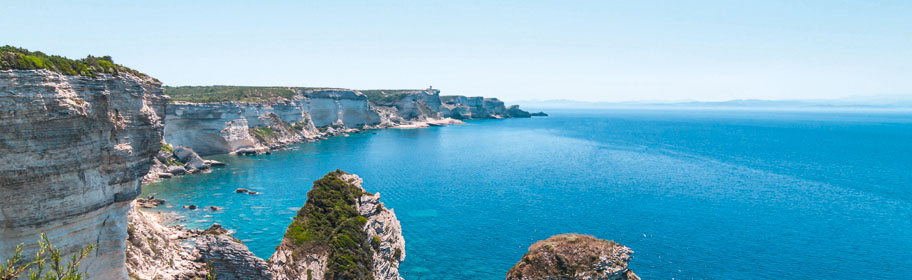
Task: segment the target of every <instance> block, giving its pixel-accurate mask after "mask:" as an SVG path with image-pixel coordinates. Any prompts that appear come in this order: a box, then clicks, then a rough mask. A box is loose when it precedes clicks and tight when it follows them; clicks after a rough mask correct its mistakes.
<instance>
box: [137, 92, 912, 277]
mask: <svg viewBox="0 0 912 280" xmlns="http://www.w3.org/2000/svg"><path fill="white" fill-rule="evenodd" d="M295 149H296V150H293V151H281V152H276V153H273V154H271V155H265V156H257V157H234V156H214V157H211V158H212V159H217V160H221V161H225V162H227V163H228V164H229V166H228V167H224V168H218V169H216V170H215V171H214V172H212V173H209V174H198V175H191V176H184V177H180V178H176V179H171V180H166V181H163V182H160V183H156V184H152V185H148V186H145V187H144V190H143V192H144V194H146V195H148V194H154V195H156V196H159V197H161V198H164V199H166V200H168V204H169V205H172V206H174V208H171V209H167V210H174V211H177V212H178V213H179V214H180V215H184V216H186V217H187V218H188V222H187V223H185V224H187V225H189V226H193V227H206V226H208V225H209V224H210V223H212V222H218V223H220V224H222V225H224V226H225V227H227V228H231V229H234V230H236V231H237V233H236V234H235V235H236V236H237V237H238V238H239V239H241V240H243V241H244V243H245V244H247V245H248V246H249V247H250V249H251V250H253V252H254V253H256V254H257V255H258V256H260V257H263V258H268V257H269V255H270V254H272V252H273V251H274V250H275V246H277V245H278V244H279V242H280V240H281V238H282V234H283V233H284V231H285V227H286V226H287V225H288V223H289V222H290V221H291V217H292V216H294V214H295V211H296V210H297V209H298V208H299V207H301V205H302V204H303V202H304V200H305V199H306V192H307V191H308V190H309V188H310V186H311V182H312V181H313V180H316V179H317V178H319V177H321V176H322V175H323V174H325V173H326V172H328V171H331V170H334V169H337V168H338V169H342V170H345V171H348V172H351V173H356V174H358V175H360V176H361V177H362V178H364V181H365V184H364V187H365V189H367V191H370V192H380V193H381V194H382V198H381V200H382V201H383V202H384V203H385V204H386V205H387V206H388V207H392V208H394V209H395V211H396V213H397V215H398V216H399V219H400V220H401V222H402V227H403V233H404V235H405V240H406V255H407V257H406V260H405V261H404V262H403V263H402V266H401V272H402V274H403V276H404V277H405V278H406V279H410V280H413V279H503V278H504V275H505V274H506V271H507V270H509V269H510V267H511V266H512V265H513V264H515V263H516V262H517V261H519V259H520V257H521V256H522V254H523V253H525V251H526V248H528V246H529V245H530V244H531V243H533V242H534V241H536V240H541V239H544V238H547V237H548V236H550V235H553V234H558V233H566V232H579V233H586V234H592V235H595V236H597V237H599V238H605V239H613V240H615V241H617V242H619V243H621V244H624V245H626V246H628V247H631V248H632V249H633V250H634V251H636V254H635V255H634V260H633V261H632V262H631V268H633V269H634V271H635V272H636V273H637V274H639V275H640V276H642V277H643V278H644V279H671V278H675V279H758V278H761V279H768V278H793V279H802V278H811V279H855V278H859V277H861V278H882V279H909V278H912V238H910V237H912V211H910V210H912V189H910V187H912V171H910V170H912V114H908V113H876V114H875V113H865V112H846V113H820V112H730V111H715V112H695V111H648V110H647V111H617V110H615V111H588V112H579V111H577V112H572V111H566V112H553V114H552V116H551V117H548V118H533V119H507V120H485V121H470V122H469V124H468V125H460V126H448V127H433V128H427V129H417V130H377V131H371V132H367V133H362V134H355V135H351V136H350V137H335V138H331V139H328V140H324V141H319V142H315V143H305V144H301V145H296V146H295ZM239 187H243V188H247V189H251V190H255V191H258V192H261V193H262V194H261V195H257V196H249V195H243V194H235V193H233V191H234V189H236V188H239ZM191 203H192V204H196V205H200V206H210V205H214V206H219V207H223V210H221V211H214V212H213V211H208V210H196V211H189V210H186V209H181V208H180V205H184V204H191Z"/></svg>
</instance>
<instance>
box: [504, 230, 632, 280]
mask: <svg viewBox="0 0 912 280" xmlns="http://www.w3.org/2000/svg"><path fill="white" fill-rule="evenodd" d="M631 254H633V250H630V248H627V247H625V246H624V245H621V244H617V243H614V241H607V240H601V239H597V238H595V237H593V236H591V235H582V234H560V235H555V236H552V237H549V238H548V239H545V240H542V241H539V242H535V244H532V246H530V247H529V252H527V253H526V254H525V255H523V257H522V260H520V261H519V263H517V264H516V265H514V266H513V268H511V269H510V271H509V272H507V280H541V279H549V280H550V279H554V280H557V279H568V280H570V279H581V280H582V279H585V280H596V279H599V280H601V279H604V280H639V279H640V277H638V276H636V274H634V273H633V271H632V270H630V269H627V262H629V261H630V259H631V257H630V255H631Z"/></svg>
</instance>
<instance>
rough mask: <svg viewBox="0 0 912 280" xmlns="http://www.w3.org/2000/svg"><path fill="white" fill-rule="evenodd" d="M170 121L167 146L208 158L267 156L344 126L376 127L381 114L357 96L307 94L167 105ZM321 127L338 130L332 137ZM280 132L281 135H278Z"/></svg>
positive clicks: (334, 92)
mask: <svg viewBox="0 0 912 280" xmlns="http://www.w3.org/2000/svg"><path fill="white" fill-rule="evenodd" d="M165 122H166V123H167V126H166V127H165V141H166V142H168V143H169V144H172V145H175V146H186V147H190V148H192V149H193V150H195V151H196V152H197V153H199V154H200V155H203V156H205V155H213V154H227V153H232V152H236V151H241V150H244V151H246V150H253V151H263V150H267V149H268V148H269V147H270V146H271V145H273V144H288V143H297V142H302V141H307V140H314V139H317V138H320V137H323V136H328V135H332V133H333V132H341V131H338V128H340V127H347V128H364V127H365V126H375V125H378V124H380V115H379V114H378V113H377V112H376V111H374V110H371V108H370V105H369V104H368V102H367V97H365V96H364V95H362V94H360V93H358V92H356V91H351V90H339V89H308V90H302V91H301V92H300V94H298V95H296V96H295V97H294V98H292V99H280V100H273V101H264V102H220V103H187V102H178V103H174V104H171V105H169V106H168V112H167V115H166V118H165ZM257 127H259V128H262V129H260V130H256V129H255V128H257ZM317 127H324V128H328V127H335V128H334V129H333V131H329V132H327V130H326V129H324V130H319V129H317ZM277 130H279V131H281V132H282V133H281V135H274V134H273V132H275V131H277ZM258 136H259V137H258Z"/></svg>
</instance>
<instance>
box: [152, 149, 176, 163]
mask: <svg viewBox="0 0 912 280" xmlns="http://www.w3.org/2000/svg"><path fill="white" fill-rule="evenodd" d="M171 156H173V155H172V154H171V153H169V152H166V151H158V154H155V158H156V159H158V161H161V162H168V159H169V158H171Z"/></svg>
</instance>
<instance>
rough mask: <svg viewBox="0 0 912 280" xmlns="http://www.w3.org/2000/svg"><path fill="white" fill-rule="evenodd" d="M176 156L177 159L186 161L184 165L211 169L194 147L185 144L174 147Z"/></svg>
mask: <svg viewBox="0 0 912 280" xmlns="http://www.w3.org/2000/svg"><path fill="white" fill-rule="evenodd" d="M174 156H175V157H177V160H179V161H180V162H182V163H184V165H185V166H187V167H192V168H195V169H199V170H206V169H209V166H208V165H206V163H205V162H204V161H203V158H201V157H200V156H199V155H198V154H196V152H194V151H193V149H190V148H187V147H184V146H177V147H174Z"/></svg>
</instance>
